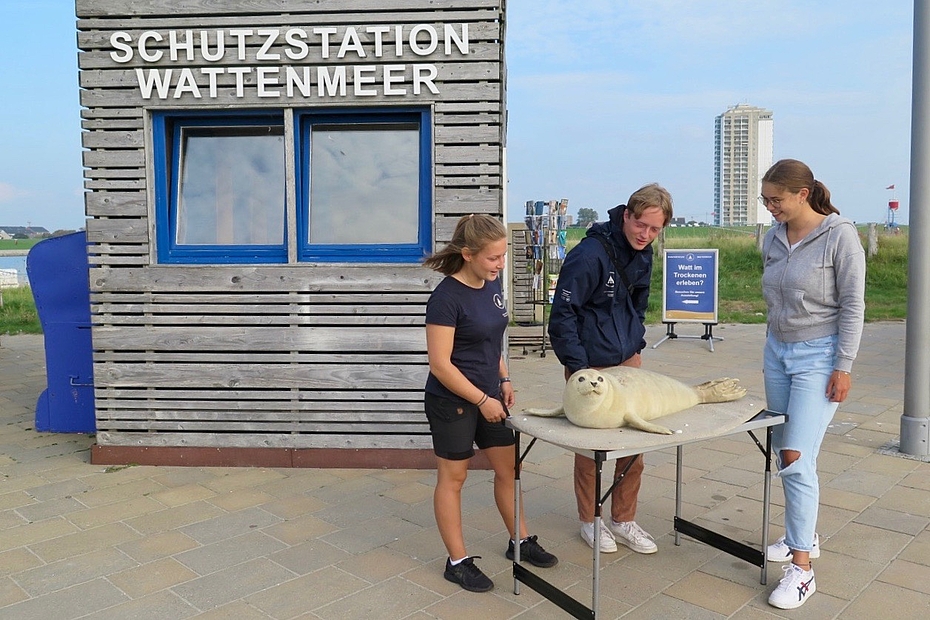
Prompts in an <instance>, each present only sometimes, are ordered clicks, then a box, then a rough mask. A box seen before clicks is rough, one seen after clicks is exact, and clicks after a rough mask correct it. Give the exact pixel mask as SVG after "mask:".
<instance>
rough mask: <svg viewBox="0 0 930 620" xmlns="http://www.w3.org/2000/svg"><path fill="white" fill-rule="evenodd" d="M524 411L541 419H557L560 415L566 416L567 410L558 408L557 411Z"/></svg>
mask: <svg viewBox="0 0 930 620" xmlns="http://www.w3.org/2000/svg"><path fill="white" fill-rule="evenodd" d="M524 411H525V412H526V413H528V414H530V415H535V416H539V417H540V418H557V417H559V416H560V415H565V409H564V408H562V407H556V408H555V409H532V408H531V409H524Z"/></svg>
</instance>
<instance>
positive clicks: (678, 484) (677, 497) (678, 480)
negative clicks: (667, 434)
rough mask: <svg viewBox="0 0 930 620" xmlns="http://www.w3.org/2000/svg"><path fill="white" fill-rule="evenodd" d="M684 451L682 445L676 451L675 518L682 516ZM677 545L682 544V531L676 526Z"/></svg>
mask: <svg viewBox="0 0 930 620" xmlns="http://www.w3.org/2000/svg"><path fill="white" fill-rule="evenodd" d="M681 457H682V451H681V446H678V448H677V449H676V451H675V519H676V521H675V522H676V523H677V520H678V519H679V518H680V517H681V470H682V466H681V461H682V458H681ZM675 546H676V547H680V546H681V533H680V532H679V531H678V528H675Z"/></svg>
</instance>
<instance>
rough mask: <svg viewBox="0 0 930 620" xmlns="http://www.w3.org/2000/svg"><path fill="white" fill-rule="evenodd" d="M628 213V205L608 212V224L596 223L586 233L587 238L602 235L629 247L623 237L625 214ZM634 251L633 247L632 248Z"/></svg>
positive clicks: (619, 206) (618, 206)
mask: <svg viewBox="0 0 930 620" xmlns="http://www.w3.org/2000/svg"><path fill="white" fill-rule="evenodd" d="M624 211H626V205H617V206H616V207H614V208H613V209H611V210H609V211H608V212H607V221H606V222H595V223H594V224H592V225H591V227H590V228H588V232H587V233H585V236H586V237H593V236H595V235H600V236H602V237H607V238H608V239H609V240H611V241H613V242H614V243H615V244H621V245H624V244H625V245H629V241H627V239H626V237H624V236H623V212H624ZM631 249H632V246H631Z"/></svg>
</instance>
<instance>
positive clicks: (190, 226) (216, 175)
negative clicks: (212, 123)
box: [176, 127, 285, 245]
mask: <svg viewBox="0 0 930 620" xmlns="http://www.w3.org/2000/svg"><path fill="white" fill-rule="evenodd" d="M180 156H181V162H180V169H181V174H180V180H179V183H178V203H177V204H178V207H177V218H178V220H177V236H176V243H178V244H180V245H275V244H281V243H283V242H284V204H285V200H284V130H283V128H282V127H209V128H203V127H184V128H182V129H181V152H180Z"/></svg>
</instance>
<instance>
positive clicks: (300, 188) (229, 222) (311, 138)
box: [153, 108, 432, 264]
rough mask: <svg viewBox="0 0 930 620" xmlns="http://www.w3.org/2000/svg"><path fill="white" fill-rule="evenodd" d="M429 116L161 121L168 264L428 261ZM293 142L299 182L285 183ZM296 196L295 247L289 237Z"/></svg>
mask: <svg viewBox="0 0 930 620" xmlns="http://www.w3.org/2000/svg"><path fill="white" fill-rule="evenodd" d="M429 121H430V118H429V112H428V111H427V110H412V109H406V108H405V109H400V110H398V109H395V108H392V109H389V110H361V111H360V110H351V111H333V110H325V111H311V110H308V111H300V112H296V113H295V122H294V127H295V129H294V133H295V135H293V136H291V135H287V133H288V132H287V131H286V130H285V123H284V114H283V112H276V113H268V112H252V113H250V112H242V111H237V112H230V113H224V112H221V111H210V112H204V113H191V112H188V113H157V114H155V115H154V116H153V131H154V153H155V167H154V171H155V172H154V174H155V187H156V190H155V216H156V224H155V226H156V234H157V260H158V262H160V263H185V264H188V263H240V264H241V263H286V262H287V260H288V259H287V257H288V249H289V247H290V246H291V245H293V246H295V250H296V251H295V254H296V255H297V259H298V261H314V262H334V261H339V262H411V263H415V262H419V261H420V260H421V259H422V258H423V256H425V255H426V254H427V253H428V252H429V251H430V248H431V244H432V238H431V222H432V160H431V159H432V158H431V153H432V148H431V145H432V139H431V133H430V122H429ZM286 141H293V142H294V153H295V155H296V160H297V161H296V162H295V168H296V174H295V178H294V179H287V178H286V173H285V170H286V166H285V152H286V148H285V146H286ZM288 195H293V196H295V198H296V201H295V202H296V205H297V212H296V213H295V214H294V221H296V222H297V235H296V237H297V238H296V239H289V238H288V236H287V234H286V230H287V225H286V222H287V220H288V217H287V208H288V207H287V203H288V201H287V196H288Z"/></svg>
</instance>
